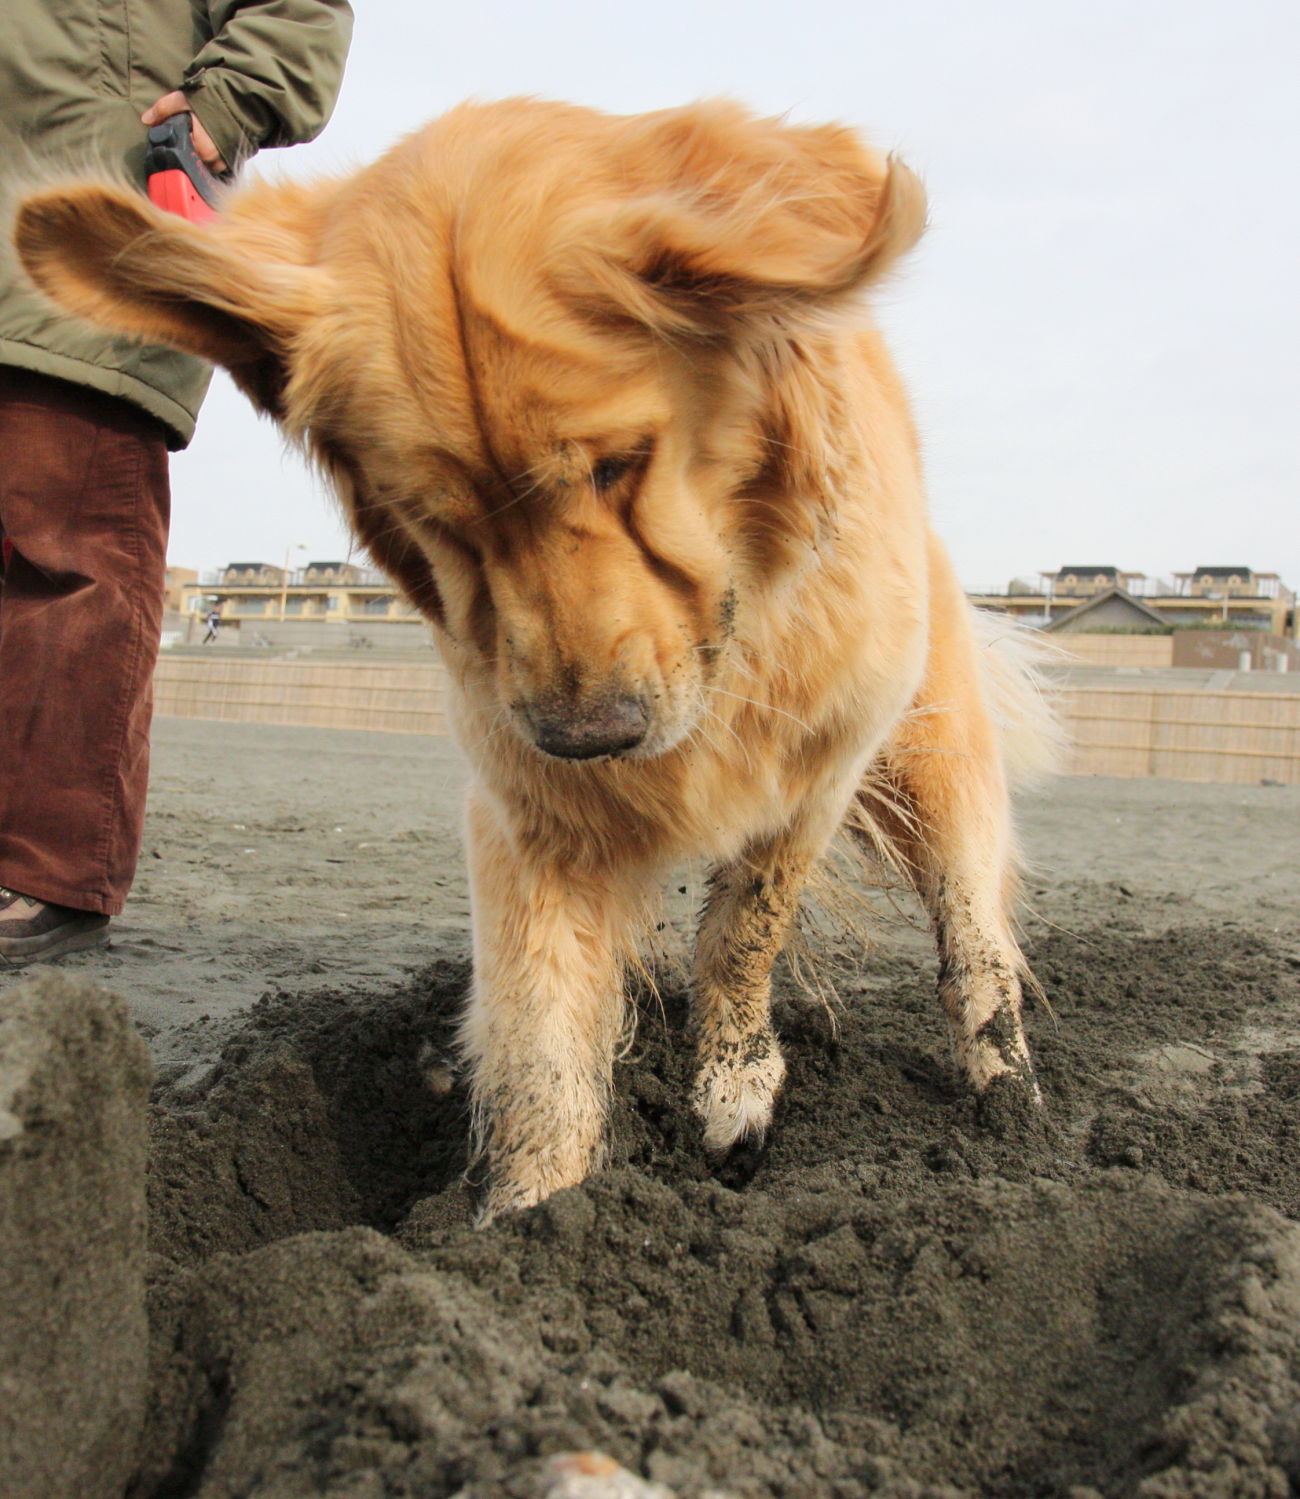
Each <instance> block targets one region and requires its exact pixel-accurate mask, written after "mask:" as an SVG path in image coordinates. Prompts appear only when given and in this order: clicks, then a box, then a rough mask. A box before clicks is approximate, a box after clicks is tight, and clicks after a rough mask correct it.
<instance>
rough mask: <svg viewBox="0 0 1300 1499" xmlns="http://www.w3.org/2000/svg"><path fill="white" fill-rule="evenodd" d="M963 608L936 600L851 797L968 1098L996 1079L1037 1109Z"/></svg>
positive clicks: (1007, 880)
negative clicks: (935, 952) (921, 653)
mask: <svg viewBox="0 0 1300 1499" xmlns="http://www.w3.org/2000/svg"><path fill="white" fill-rule="evenodd" d="M965 611H966V606H965V602H964V600H962V599H961V598H960V595H958V596H957V597H956V598H951V597H948V598H944V597H941V598H940V599H939V600H938V601H937V604H936V609H935V613H936V619H935V637H934V639H933V643H932V648H931V653H930V661H929V665H928V667H927V673H926V678H925V681H924V683H923V685H922V688H921V692H920V694H919V696H918V698H917V700H916V702H915V704H914V706H913V709H912V711H911V712H910V713H909V715H908V716H907V718H906V719H905V720H904V721H903V723H902V724H901V725H900V726H899V728H898V729H897V730H896V731H895V734H894V736H893V738H892V739H891V741H890V743H889V745H888V746H887V748H886V750H885V752H884V754H883V756H882V758H881V759H880V760H879V761H878V762H877V764H876V766H875V767H874V769H873V772H871V773H869V775H868V781H867V786H866V788H865V789H864V791H863V793H862V794H861V801H862V809H863V813H864V815H865V819H866V820H868V821H869V822H870V823H872V824H874V826H875V828H876V829H877V830H878V831H879V832H882V833H884V834H885V835H886V837H887V838H888V839H889V841H890V842H892V843H893V845H894V847H895V848H896V849H897V851H898V853H899V856H900V862H901V864H902V865H903V867H904V868H905V869H906V871H907V873H908V875H909V876H910V878H911V880H912V882H913V884H914V885H915V887H916V890H917V892H918V894H919V895H920V897H921V899H922V900H923V901H924V903H925V906H926V909H927V910H928V912H929V915H930V919H931V922H932V924H933V927H934V933H935V941H936V943H937V946H938V949H939V996H940V999H941V1000H942V1002H943V1006H944V1009H945V1011H946V1012H947V1015H948V1020H949V1023H950V1026H951V1029H952V1037H953V1044H954V1048H955V1051H956V1055H957V1061H958V1064H959V1065H960V1067H961V1069H962V1071H963V1072H964V1073H965V1074H966V1076H967V1077H968V1078H969V1080H970V1082H971V1083H972V1084H973V1085H974V1087H975V1088H976V1090H977V1091H979V1092H981V1093H982V1092H984V1090H985V1089H987V1088H988V1086H989V1084H990V1083H992V1082H993V1081H994V1080H995V1079H998V1078H1007V1079H1009V1080H1013V1081H1017V1082H1020V1083H1023V1084H1024V1086H1025V1088H1026V1089H1027V1090H1028V1092H1029V1093H1030V1095H1031V1096H1032V1097H1033V1098H1034V1099H1037V1098H1038V1088H1037V1084H1036V1082H1035V1081H1034V1074H1033V1067H1032V1064H1031V1062H1030V1057H1029V1049H1028V1047H1027V1045H1026V1043H1025V1035H1024V1030H1023V1027H1022V1025H1021V1019H1020V1005H1021V979H1022V975H1023V974H1024V972H1025V964H1024V959H1023V957H1022V955H1021V952H1020V948H1019V945H1018V944H1017V942H1016V940H1015V936H1014V934H1013V931H1012V921H1013V910H1014V904H1015V898H1016V892H1017V886H1018V871H1017V856H1016V847H1015V838H1014V834H1013V830H1012V824H1011V810H1010V800H1009V796H1008V791H1007V783H1006V775H1005V771H1004V767H1003V760H1002V748H1001V744H1000V735H999V731H998V727H997V725H996V723H995V722H994V720H993V716H992V713H991V712H990V709H989V706H988V703H987V701H986V699H985V695H984V691H983V690H982V685H981V684H982V681H983V679H984V673H983V671H982V669H981V662H980V660H979V653H978V649H977V646H976V643H975V641H974V639H973V637H972V635H971V630H970V626H969V622H968V617H967V615H966V612H965Z"/></svg>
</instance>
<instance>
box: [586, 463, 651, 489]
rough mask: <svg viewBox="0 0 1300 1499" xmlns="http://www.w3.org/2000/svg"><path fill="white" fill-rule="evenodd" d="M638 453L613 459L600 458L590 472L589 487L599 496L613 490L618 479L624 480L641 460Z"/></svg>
mask: <svg viewBox="0 0 1300 1499" xmlns="http://www.w3.org/2000/svg"><path fill="white" fill-rule="evenodd" d="M641 456H642V455H641V454H640V453H624V454H621V455H619V456H617V457H613V458H602V459H601V460H600V462H599V463H597V464H594V465H593V466H592V470H591V487H592V488H593V489H594V490H595V491H596V492H597V493H598V494H601V493H603V492H604V491H605V490H607V489H613V487H614V486H615V485H616V484H617V483H618V481H619V480H620V479H623V478H626V477H627V475H628V474H630V473H631V472H632V470H633V468H635V467H636V465H637V463H639V462H640V460H641Z"/></svg>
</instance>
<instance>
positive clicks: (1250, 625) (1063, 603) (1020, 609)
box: [970, 564, 1298, 638]
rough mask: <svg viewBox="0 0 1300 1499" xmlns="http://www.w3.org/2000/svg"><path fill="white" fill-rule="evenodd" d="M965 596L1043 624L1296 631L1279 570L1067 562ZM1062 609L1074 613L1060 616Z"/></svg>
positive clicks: (1289, 593)
mask: <svg viewBox="0 0 1300 1499" xmlns="http://www.w3.org/2000/svg"><path fill="white" fill-rule="evenodd" d="M970 598H971V601H972V602H973V603H975V604H978V605H979V606H980V607H981V608H984V609H995V610H999V611H1001V612H1002V613H1004V614H1010V615H1013V616H1014V617H1015V618H1017V619H1020V620H1023V621H1024V622H1025V623H1026V624H1030V625H1036V626H1039V627H1043V628H1050V629H1053V630H1056V629H1065V630H1068V629H1071V628H1077V629H1080V630H1098V629H1104V630H1120V629H1126V628H1130V629H1133V630H1135V631H1141V630H1161V629H1177V628H1178V627H1179V626H1180V625H1181V626H1187V625H1201V626H1208V625H1211V624H1224V625H1227V626H1230V627H1232V628H1239V629H1253V630H1265V631H1268V632H1270V633H1272V634H1274V635H1281V636H1285V637H1289V638H1298V637H1297V624H1296V607H1295V605H1296V597H1295V593H1294V592H1293V591H1292V590H1291V589H1289V588H1287V587H1286V585H1285V584H1284V583H1283V582H1282V580H1281V578H1280V577H1279V576H1278V574H1277V573H1258V572H1255V571H1253V570H1252V569H1251V568H1249V567H1245V566H1231V567H1220V566H1211V567H1198V568H1196V569H1194V570H1193V571H1192V572H1187V573H1175V574H1174V575H1173V578H1172V580H1169V579H1164V578H1149V577H1147V575H1146V574H1145V573H1136V572H1124V571H1123V570H1121V569H1120V568H1118V567H1113V566H1110V565H1109V564H1107V565H1101V566H1086V567H1085V566H1073V567H1061V568H1057V569H1056V570H1055V571H1053V572H1044V573H1040V574H1039V575H1038V582H1037V585H1036V586H1035V585H1034V584H1032V583H1030V582H1028V581H1027V580H1026V579H1024V578H1015V579H1013V580H1012V581H1011V582H1010V583H1009V584H1008V585H1007V587H1006V588H1005V589H1000V588H980V589H972V590H971V593H970ZM1067 616H1073V618H1072V620H1071V622H1070V623H1068V624H1067V623H1065V621H1066V618H1067Z"/></svg>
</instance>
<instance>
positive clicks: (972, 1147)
mask: <svg viewBox="0 0 1300 1499" xmlns="http://www.w3.org/2000/svg"><path fill="white" fill-rule="evenodd" d="M1033 958H1034V961H1035V963H1036V965H1037V968H1038V971H1039V972H1040V973H1042V974H1043V975H1044V979H1045V981H1046V982H1047V984H1048V986H1049V989H1050V992H1051V995H1052V1002H1053V1008H1054V1011H1055V1017H1056V1018H1055V1022H1053V1020H1051V1019H1049V1018H1048V1017H1047V1016H1045V1015H1043V1014H1042V1013H1041V1012H1040V1013H1039V1014H1038V1015H1037V1016H1036V1018H1035V1027H1034V1029H1035V1044H1036V1047H1037V1051H1038V1055H1039V1057H1040V1059H1041V1066H1042V1073H1043V1080H1044V1088H1045V1092H1046V1093H1047V1096H1048V1100H1049V1113H1050V1117H1051V1120H1052V1123H1050V1124H1048V1125H1044V1126H1039V1127H1037V1128H1035V1127H1034V1126H1033V1124H1032V1123H1030V1124H1029V1125H1026V1122H1025V1121H1023V1120H1005V1121H1000V1120H998V1119H988V1118H986V1119H984V1120H979V1119H977V1118H976V1114H975V1106H974V1105H973V1104H972V1103H971V1102H970V1101H969V1100H968V1099H967V1098H966V1097H965V1096H964V1095H963V1093H962V1091H961V1089H960V1088H959V1086H958V1085H957V1083H956V1080H955V1077H954V1076H953V1075H952V1073H951V1072H950V1071H949V1069H948V1067H947V1065H946V1063H945V1061H944V1060H943V1040H942V1034H941V1030H940V1022H939V1019H938V1017H936V1016H935V1015H933V1014H932V1009H933V1006H932V999H931V982H932V980H931V975H930V972H929V964H928V962H926V961H923V960H921V959H912V958H909V957H897V956H896V957H894V958H892V959H890V958H883V959H877V960H876V961H875V962H873V964H872V965H871V969H870V974H869V977H867V978H865V979H864V978H863V977H862V976H861V973H862V970H861V965H860V963H859V962H858V961H857V959H856V955H854V954H852V953H849V952H847V951H845V952H840V953H837V952H836V951H835V950H834V949H833V948H832V947H829V946H828V947H827V948H825V949H824V950H823V951H821V952H820V953H819V962H820V963H821V965H822V968H823V971H824V972H826V973H828V974H830V975H833V978H834V983H835V986H836V988H837V991H838V993H839V996H840V998H841V999H842V1000H843V1002H844V1008H843V1010H842V1012H841V1013H839V1015H838V1017H837V1020H836V1023H835V1024H834V1025H832V1023H831V1020H830V1017H829V1016H828V1014H827V1013H826V1011H824V1010H823V1009H821V1008H820V1007H818V1006H817V1005H815V1004H811V1003H809V1002H808V1001H807V1000H806V999H804V998H803V997H801V995H800V993H799V991H798V990H797V989H796V988H795V987H794V986H793V985H792V984H790V983H789V982H788V981H787V983H786V984H785V987H784V989H783V994H782V999H781V1003H780V1005H779V1007H778V1017H779V1023H780V1027H781V1031H782V1036H783V1040H784V1042H785V1045H786V1049H787V1053H788V1055H789V1057H790V1062H791V1080H790V1086H789V1091H788V1095H787V1101H786V1105H785V1108H784V1111H783V1113H782V1115H781V1117H780V1120H779V1123H778V1127H777V1128H776V1130H775V1131H774V1133H773V1137H772V1139H771V1142H770V1145H769V1148H768V1149H767V1151H766V1152H765V1153H764V1154H763V1155H762V1156H761V1157H759V1158H756V1159H753V1160H750V1161H748V1162H738V1163H734V1164H733V1166H732V1173H731V1175H730V1176H729V1177H728V1178H727V1179H726V1180H719V1179H718V1178H717V1177H716V1176H715V1175H714V1174H713V1173H712V1171H711V1170H710V1167H709V1162H708V1160H707V1159H706V1157H705V1154H704V1152H703V1150H702V1149H701V1146H700V1142H699V1139H698V1136H697V1134H696V1133H695V1131H694V1129H693V1127H692V1125H691V1124H690V1122H689V1118H688V1114H687V1111H686V1110H685V1108H684V1107H683V1100H684V1097H685V1090H686V1076H685V1071H684V1069H685V1067H686V1065H687V1063H686V1059H685V1049H684V1048H683V1047H682V1046H681V1044H680V1037H679V1036H678V1035H677V1032H678V1030H679V1027H680V1024H681V1020H682V1010H683V996H682V994H681V993H680V992H679V991H678V990H677V989H675V988H674V987H672V985H671V984H669V985H668V986H667V987H666V989H665V994H664V1001H663V1010H662V1012H661V1011H660V1009H659V1007H658V1005H657V1004H655V1003H653V1002H651V1001H649V1000H647V1001H646V1002H645V1003H644V1005H643V1012H642V1015H641V1028H640V1032H639V1035H638V1040H637V1045H636V1050H635V1052H634V1053H633V1055H632V1056H631V1057H630V1058H629V1060H628V1061H627V1062H626V1063H625V1064H624V1065H623V1067H622V1069H621V1071H620V1076H619V1086H618V1096H619V1102H618V1106H617V1111H616V1118H615V1130H614V1135H615V1160H614V1165H613V1167H612V1169H611V1170H609V1171H607V1172H605V1173H603V1174H601V1175H599V1176H598V1177H596V1178H594V1179H593V1180H592V1181H591V1182H589V1183H588V1184H586V1185H585V1186H583V1187H580V1188H576V1189H573V1190H570V1191H566V1192H563V1193H561V1194H559V1195H558V1196H557V1197H555V1198H554V1199H552V1200H551V1201H549V1202H547V1203H544V1204H542V1205H541V1206H540V1207H539V1208H537V1209H535V1210H532V1211H529V1212H526V1213H522V1214H516V1215H509V1216H508V1217H507V1218H505V1219H504V1220H503V1221H502V1222H500V1223H499V1224H497V1225H495V1226H494V1227H493V1228H492V1229H490V1230H487V1231H486V1232H482V1233H475V1232H473V1231H472V1230H470V1229H469V1228H468V1227H467V1226H466V1221H467V1216H468V1211H469V1194H468V1193H467V1191H466V1188H465V1186H464V1184H463V1182H462V1180H461V1173H462V1172H463V1169H464V1165H465V1118H464V1099H463V1096H462V1093H461V1088H460V1083H459V1080H458V1079H457V1078H456V1076H455V1074H454V1072H453V1071H452V1070H451V1069H450V1067H449V1064H448V1061H447V1058H448V1057H449V1056H450V1054H451V1053H450V1038H451V1028H452V1025H453V1023H454V1016H455V1013H456V1009H457V1005H458V1003H459V999H460V995H461V991H462V990H463V986H464V984H465V982H466V980H467V969H466V967H465V966H464V965H463V964H458V963H455V962H449V963H444V964H442V965H440V966H437V967H435V968H433V969H431V970H429V971H428V972H427V973H426V974H425V975H424V976H423V977H422V978H421V979H419V980H418V981H416V982H415V983H413V984H412V985H411V986H409V987H407V988H405V989H402V990H400V991H397V992H390V993H388V994H385V995H380V996H375V997H372V998H370V999H361V1000H359V999H358V998H357V997H356V996H355V995H333V996H331V995H328V994H326V995H316V996H314V997H313V998H311V999H309V1000H305V1001H301V1002H299V1001H295V1000H294V999H292V998H291V997H288V996H286V997H284V998H283V999H281V1000H277V1001H267V1002H265V1003H264V1004H262V1005H261V1006H260V1007H259V1008H258V1009H257V1010H256V1011H254V1013H253V1014H252V1016H251V1017H250V1019H249V1021H248V1023H247V1025H246V1026H245V1027H244V1028H243V1029H242V1030H241V1031H240V1032H239V1033H238V1034H237V1035H236V1036H235V1037H234V1038H233V1040H232V1041H231V1042H230V1043H229V1045H228V1046H227V1048H226V1051H225V1054H224V1059H223V1061H222V1063H221V1064H220V1066H219V1067H218V1069H217V1072H216V1075H215V1076H214V1077H212V1078H210V1079H208V1080H207V1081H205V1082H204V1083H203V1084H202V1085H201V1086H200V1087H198V1088H197V1090H196V1089H193V1088H192V1089H191V1091H190V1092H189V1093H188V1094H187V1095H184V1096H177V1095H176V1094H175V1092H174V1091H173V1093H172V1094H171V1095H168V1094H167V1093H164V1095H163V1096H162V1097H160V1099H159V1101H158V1104H157V1107H156V1111H155V1118H154V1132H153V1133H154V1152H153V1166H152V1171H151V1187H150V1190H151V1198H152V1209H153V1233H154V1248H155V1250H156V1251H157V1252H158V1253H159V1255H160V1256H161V1258H160V1259H159V1261H158V1265H159V1275H158V1278H157V1281H156V1301H155V1308H154V1337H155V1349H156V1359H157V1376H156V1388H155V1396H154V1401H153V1411H152V1418H151V1423H152V1424H151V1428H150V1432H149V1439H148V1460H147V1463H146V1472H145V1479H144V1482H143V1484H142V1487H141V1489H140V1492H141V1493H142V1494H162V1493H169V1492H185V1493H189V1494H194V1495H197V1496H215V1495H227V1494H236V1493H238V1494H241V1495H249V1496H267V1499H269V1496H271V1495H276V1496H280V1495H288V1494H303V1495H307V1494H323V1495H340V1496H342V1495H348V1496H354V1495H367V1496H368V1495H370V1494H372V1493H373V1494H376V1495H379V1494H385V1495H390V1494H395V1495H411V1496H415V1495H417V1494H418V1495H421V1496H430V1495H453V1494H458V1493H464V1494H466V1495H470V1496H474V1499H480V1496H482V1499H486V1496H489V1495H492V1496H496V1495H502V1496H505V1495H511V1494H523V1493H527V1492H529V1490H528V1489H527V1487H526V1482H527V1478H526V1475H527V1473H528V1472H529V1471H530V1469H529V1463H530V1462H531V1460H532V1459H534V1458H535V1457H536V1456H537V1455H538V1454H544V1453H547V1452H552V1451H557V1450H563V1449H565V1448H586V1447H592V1446H595V1447H600V1448H603V1449H605V1450H607V1451H609V1452H612V1453H613V1454H614V1456H616V1457H617V1458H619V1459H620V1460H621V1461H622V1462H624V1463H626V1464H627V1465H628V1466H629V1467H630V1468H632V1469H634V1470H640V1471H641V1472H643V1473H645V1474H647V1475H648V1476H650V1477H654V1478H657V1479H659V1480H661V1481H662V1482H665V1483H667V1484H670V1485H671V1486H672V1487H673V1488H674V1489H675V1490H676V1492H677V1493H678V1494H680V1495H683V1496H693V1495H700V1494H702V1493H704V1492H705V1491H706V1490H708V1489H710V1488H713V1489H721V1490H722V1491H724V1492H728V1493H732V1494H736V1495H745V1496H750V1495H754V1496H759V1495H762V1496H776V1495H787V1494H788V1495H794V1494H828V1495H834V1496H837V1499H853V1496H858V1495H866V1494H868V1493H870V1494H873V1495H877V1494H884V1495H892V1496H896V1499H902V1496H904V1495H909V1496H917V1495H930V1496H940V1495H943V1496H948V1499H951V1496H957V1495H961V1496H970V1499H974V1496H977V1495H979V1496H983V1495H991V1494H993V1495H1009V1496H1010V1495H1056V1494H1059V1495H1066V1494H1069V1493H1071V1492H1077V1493H1081V1494H1082V1493H1088V1492H1097V1493H1103V1494H1106V1495H1108V1496H1109V1495H1127V1494H1137V1493H1141V1494H1142V1495H1150V1496H1165V1495H1167V1496H1170V1499H1173V1496H1175V1495H1179V1496H1181V1495H1184V1494H1190V1493H1196V1494H1198V1495H1206V1496H1218V1495H1222V1496H1224V1499H1227V1496H1228V1495H1255V1494H1257V1495H1260V1496H1265V1495H1275V1494H1276V1495H1282V1494H1285V1493H1286V1492H1287V1487H1286V1485H1287V1483H1288V1481H1290V1480H1288V1478H1287V1476H1286V1475H1287V1474H1288V1473H1290V1474H1292V1475H1293V1476H1294V1478H1295V1481H1300V1423H1297V1421H1296V1420H1295V1419H1294V1411H1295V1410H1296V1409H1297V1408H1300V1407H1298V1406H1297V1402H1298V1401H1300V1384H1297V1382H1296V1379H1295V1375H1294V1374H1293V1372H1292V1371H1293V1370H1295V1369H1296V1368H1297V1367H1300V1225H1297V1224H1296V1223H1294V1222H1292V1221H1291V1219H1290V1218H1289V1217H1287V1216H1283V1215H1295V1214H1297V1213H1300V1152H1297V1151H1296V1149H1295V1143H1296V1132H1297V1128H1300V1126H1298V1125H1297V1122H1296V1116H1295V1107H1296V1098H1297V1095H1298V1094H1300V1048H1298V1047H1297V1044H1296V1040H1297V1038H1296V1035H1295V1032H1294V1030H1292V1031H1290V1032H1288V1026H1293V1025H1294V1017H1295V1015H1296V1000H1297V997H1300V995H1298V993H1297V987H1298V986H1297V969H1296V964H1295V959H1294V957H1293V956H1288V955H1287V954H1286V953H1285V952H1283V951H1280V950H1279V947H1278V945H1277V943H1276V942H1275V941H1273V940H1272V939H1269V938H1267V937H1265V936H1256V935H1251V934H1249V933H1243V932H1241V931H1239V930H1238V931H1234V930H1232V929H1230V928H1228V927H1225V926H1214V925H1200V926H1188V927H1185V928H1177V927H1176V928H1173V929H1171V930H1169V931H1168V932H1166V933H1164V934H1163V935H1145V934H1143V933H1142V932H1141V931H1139V930H1138V929H1136V928H1135V927H1134V928H1130V929H1128V930H1127V931H1126V930H1125V929H1124V927H1123V926H1122V925H1112V926H1111V927H1110V928H1106V929H1097V930H1090V931H1085V932H1079V933H1074V934H1063V933H1043V934H1041V935H1040V937H1039V938H1038V940H1037V941H1036V942H1035V943H1034V950H1033ZM304 1233H306V1236H305V1237H304V1236H303V1235H304ZM216 1251H223V1252H224V1253H223V1254H220V1255H218V1254H217V1253H216ZM178 1484H182V1486H181V1487H177V1485H178ZM169 1485H170V1487H169ZM184 1485H188V1486H184Z"/></svg>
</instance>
